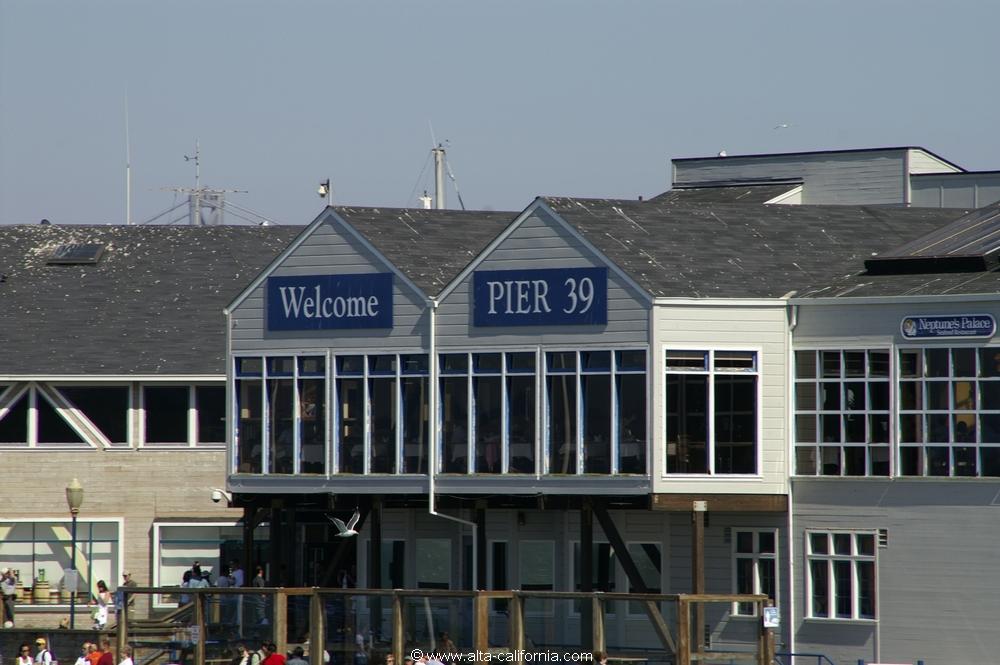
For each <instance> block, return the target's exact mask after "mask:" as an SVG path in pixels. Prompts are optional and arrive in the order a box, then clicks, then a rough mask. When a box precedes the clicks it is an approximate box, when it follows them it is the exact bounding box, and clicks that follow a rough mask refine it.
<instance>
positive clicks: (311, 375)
mask: <svg viewBox="0 0 1000 665" xmlns="http://www.w3.org/2000/svg"><path fill="white" fill-rule="evenodd" d="M326 385H327V383H326V358H325V357H324V356H298V357H295V356H276V357H269V358H237V359H236V399H235V408H236V415H237V418H236V436H235V437H234V438H235V440H236V470H237V472H239V473H261V472H266V473H281V474H292V473H315V474H322V473H326V431H327V426H326V423H327V408H326ZM195 398H197V394H196V395H195Z"/></svg>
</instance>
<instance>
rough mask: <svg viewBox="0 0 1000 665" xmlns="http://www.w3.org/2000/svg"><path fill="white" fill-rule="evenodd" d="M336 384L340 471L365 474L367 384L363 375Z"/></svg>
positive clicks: (338, 380)
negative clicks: (362, 377) (361, 377)
mask: <svg viewBox="0 0 1000 665" xmlns="http://www.w3.org/2000/svg"><path fill="white" fill-rule="evenodd" d="M338 360H340V359H338ZM362 371H363V370H362ZM336 387H337V421H338V426H337V431H338V434H339V436H338V437H337V454H338V458H339V462H340V466H339V469H338V470H339V471H340V473H364V470H365V383H364V380H363V379H360V378H338V379H337V383H336Z"/></svg>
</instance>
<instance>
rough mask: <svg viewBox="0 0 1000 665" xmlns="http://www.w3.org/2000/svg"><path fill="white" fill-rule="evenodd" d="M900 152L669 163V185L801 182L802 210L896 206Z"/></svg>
mask: <svg viewBox="0 0 1000 665" xmlns="http://www.w3.org/2000/svg"><path fill="white" fill-rule="evenodd" d="M904 154H905V151H904V150H886V151H868V152H849V153H825V154H823V153H817V154H800V155H774V156H760V157H738V156H737V157H725V158H722V159H717V158H712V159H705V160H682V161H679V162H674V184H675V185H693V184H696V183H699V182H720V181H729V180H754V179H761V178H802V179H803V181H804V186H803V190H802V203H804V204H858V205H871V204H900V203H902V202H903V196H904V193H903V185H904V178H905V174H904V172H903V171H904V166H903V162H904V159H903V157H904Z"/></svg>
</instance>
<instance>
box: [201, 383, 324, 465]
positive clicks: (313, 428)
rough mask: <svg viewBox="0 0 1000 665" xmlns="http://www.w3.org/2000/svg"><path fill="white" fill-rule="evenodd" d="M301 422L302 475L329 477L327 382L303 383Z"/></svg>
mask: <svg viewBox="0 0 1000 665" xmlns="http://www.w3.org/2000/svg"><path fill="white" fill-rule="evenodd" d="M199 413H200V411H199ZM299 418H300V420H299V428H300V429H299V437H300V439H299V446H300V447H299V471H300V472H301V473H326V381H325V380H324V379H299Z"/></svg>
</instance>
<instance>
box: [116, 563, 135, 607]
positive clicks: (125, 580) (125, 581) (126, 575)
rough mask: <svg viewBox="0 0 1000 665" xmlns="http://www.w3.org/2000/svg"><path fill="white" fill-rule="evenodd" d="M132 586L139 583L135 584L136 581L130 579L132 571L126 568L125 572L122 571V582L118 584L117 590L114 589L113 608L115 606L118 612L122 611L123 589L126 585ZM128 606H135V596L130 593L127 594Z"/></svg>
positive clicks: (123, 601)
mask: <svg viewBox="0 0 1000 665" xmlns="http://www.w3.org/2000/svg"><path fill="white" fill-rule="evenodd" d="M134 586H139V585H138V584H136V581H135V580H133V579H132V573H130V572H128V571H127V570H126V571H125V572H123V573H122V583H121V584H119V585H118V590H117V591H115V608H117V610H118V611H119V612H121V611H123V608H124V606H125V590H126V589H127V588H128V587H134ZM128 606H129V609H131V608H132V607H133V606H135V596H134V595H132V594H129V596H128Z"/></svg>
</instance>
